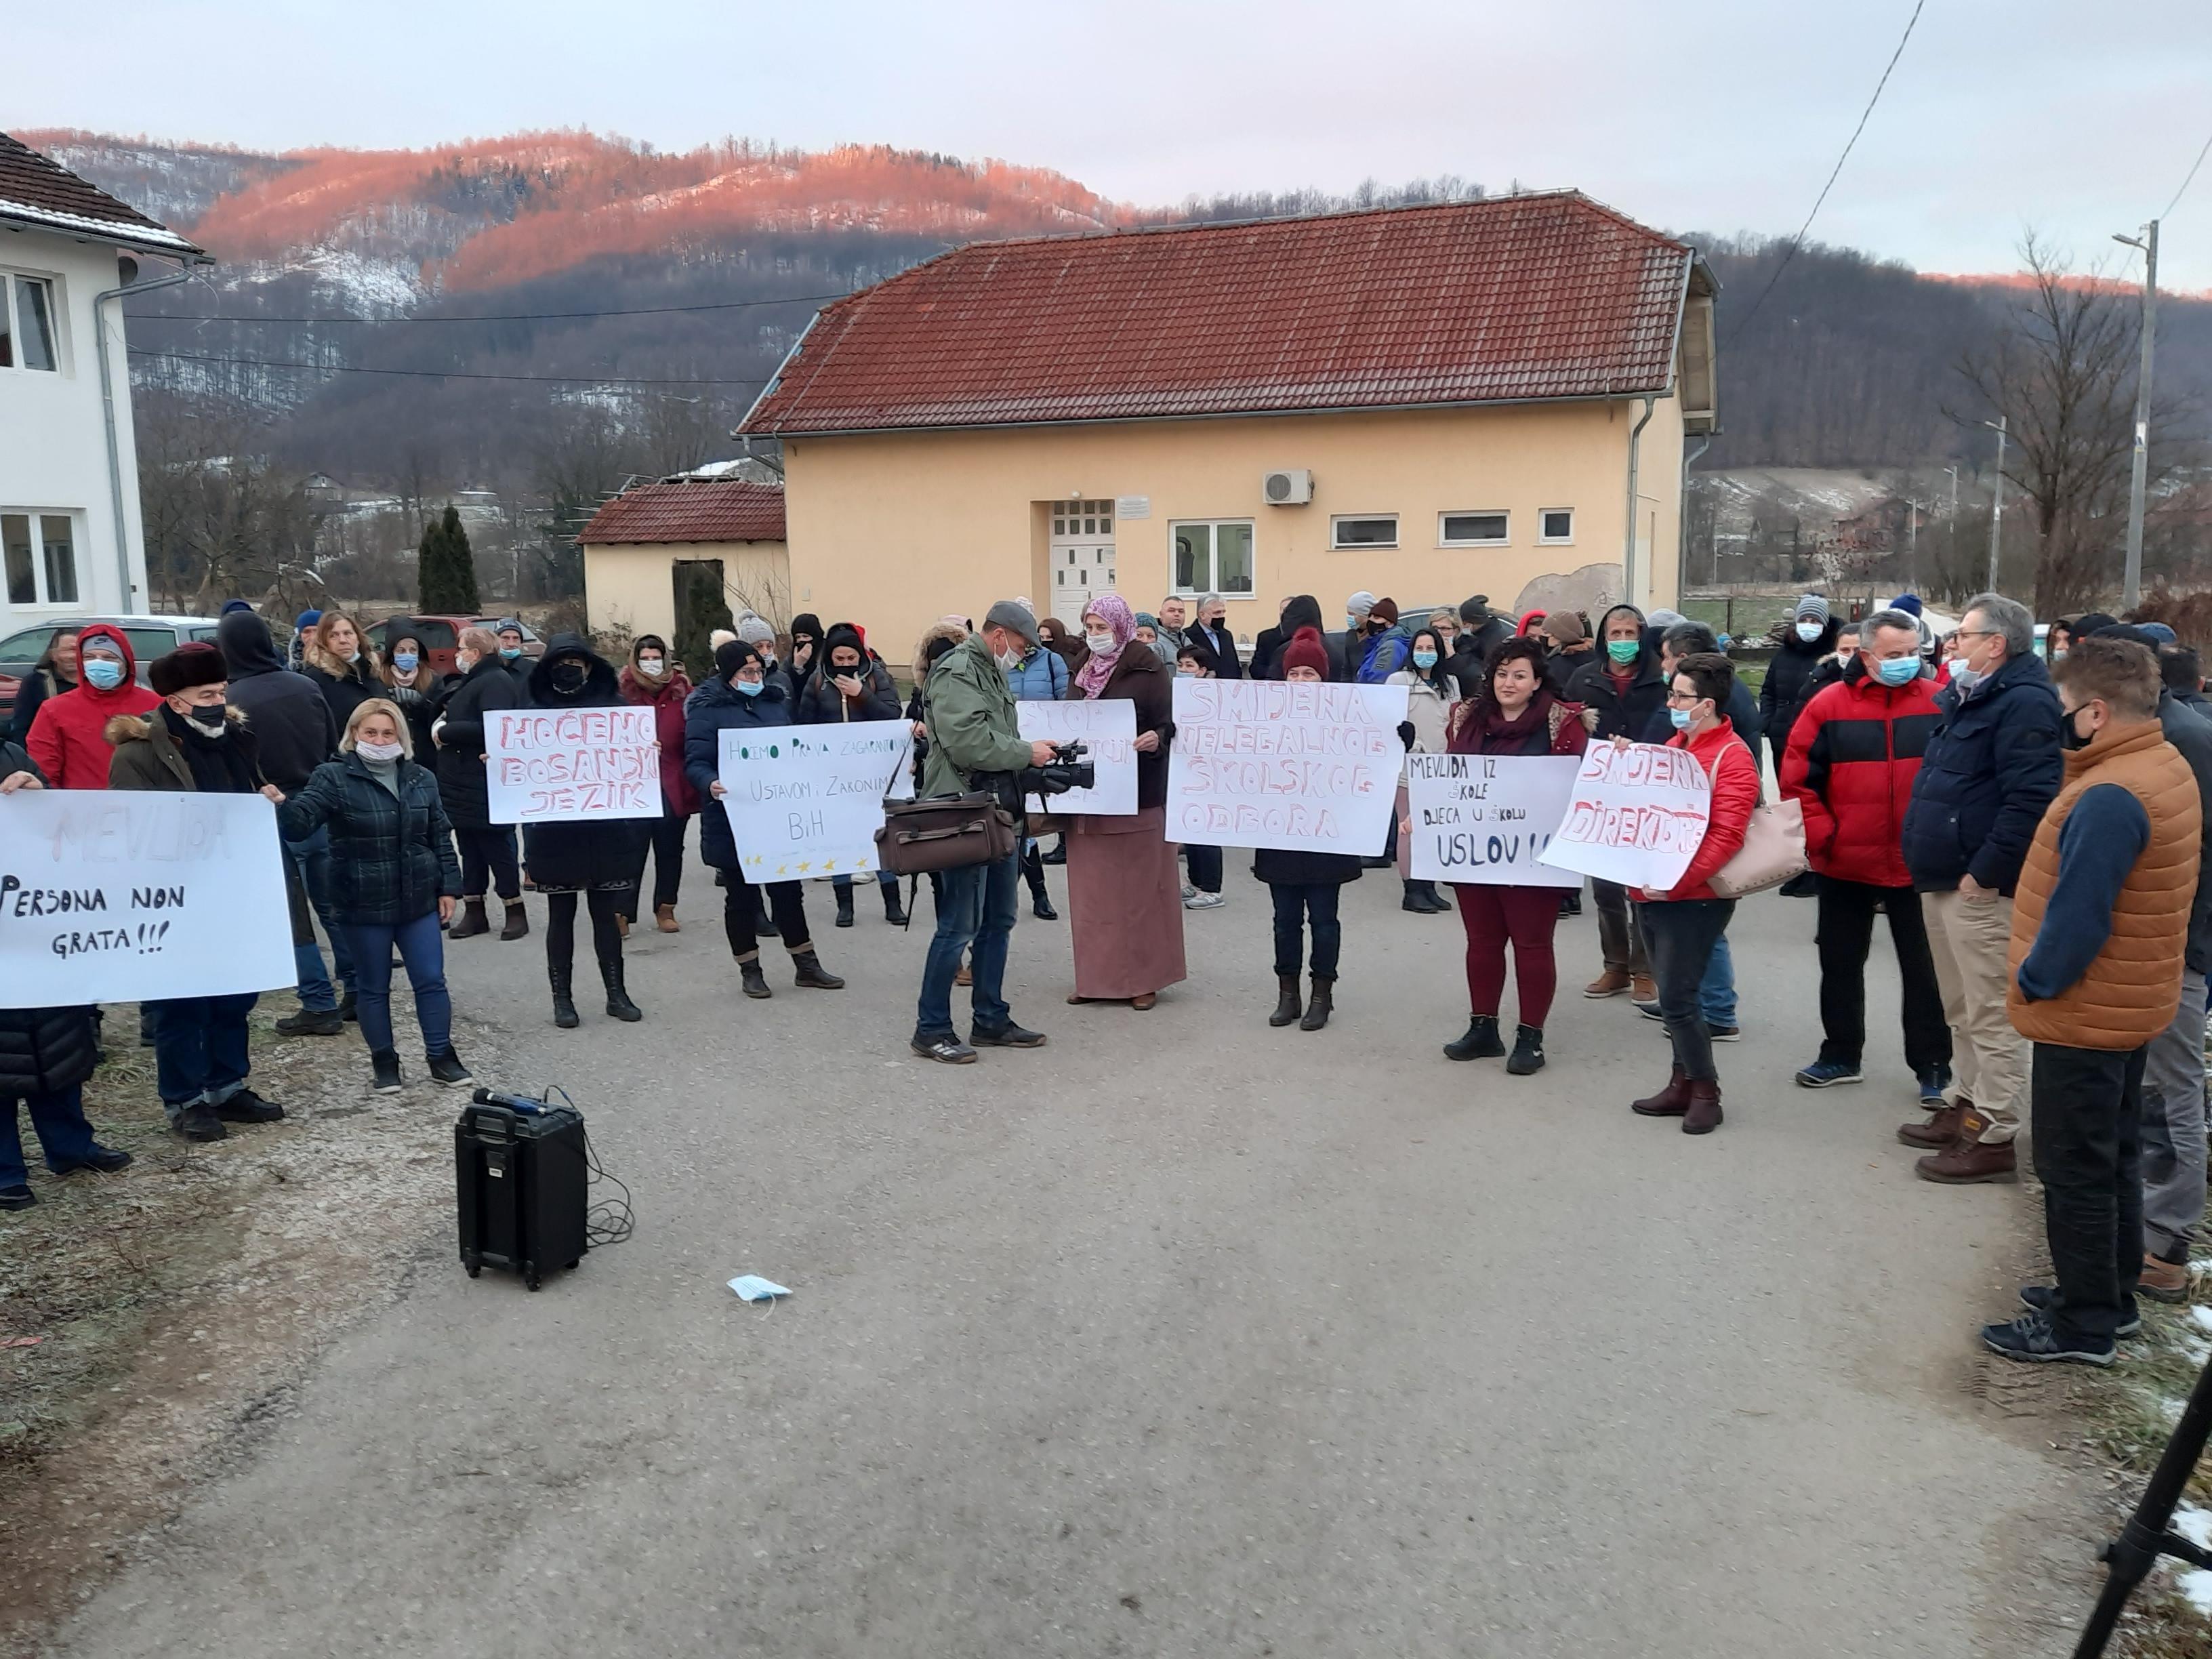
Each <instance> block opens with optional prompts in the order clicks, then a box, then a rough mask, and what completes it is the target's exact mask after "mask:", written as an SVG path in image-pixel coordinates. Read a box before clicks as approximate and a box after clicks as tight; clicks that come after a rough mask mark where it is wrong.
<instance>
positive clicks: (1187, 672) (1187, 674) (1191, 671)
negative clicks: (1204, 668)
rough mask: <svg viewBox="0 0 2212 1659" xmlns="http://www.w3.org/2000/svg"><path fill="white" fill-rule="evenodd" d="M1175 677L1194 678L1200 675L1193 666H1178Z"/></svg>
mask: <svg viewBox="0 0 2212 1659" xmlns="http://www.w3.org/2000/svg"><path fill="white" fill-rule="evenodd" d="M1176 678H1177V679H1179V680H1194V679H1197V678H1200V676H1199V671H1198V670H1196V669H1195V668H1178V669H1176Z"/></svg>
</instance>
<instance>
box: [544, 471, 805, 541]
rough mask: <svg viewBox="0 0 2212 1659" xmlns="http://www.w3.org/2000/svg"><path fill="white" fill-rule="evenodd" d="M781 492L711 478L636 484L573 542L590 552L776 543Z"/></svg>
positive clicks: (770, 486) (780, 526)
mask: <svg viewBox="0 0 2212 1659" xmlns="http://www.w3.org/2000/svg"><path fill="white" fill-rule="evenodd" d="M783 538H784V535H783V491H782V490H781V489H777V488H776V487H775V485H774V484H757V483H742V482H739V481H738V480H735V479H712V480H698V481H694V482H686V483H650V484H640V485H638V486H637V487H636V488H635V489H625V490H624V491H623V493H622V494H621V495H617V496H616V497H615V498H614V499H613V500H612V501H609V502H608V503H607V504H606V505H605V507H601V508H600V509H599V511H598V512H597V513H593V514H592V521H591V523H589V524H587V525H586V526H584V529H583V533H582V534H581V535H580V536H578V537H577V538H576V539H577V540H578V541H580V542H583V543H586V544H589V545H591V546H593V547H603V546H619V545H621V544H623V543H647V542H780V541H781V540H783Z"/></svg>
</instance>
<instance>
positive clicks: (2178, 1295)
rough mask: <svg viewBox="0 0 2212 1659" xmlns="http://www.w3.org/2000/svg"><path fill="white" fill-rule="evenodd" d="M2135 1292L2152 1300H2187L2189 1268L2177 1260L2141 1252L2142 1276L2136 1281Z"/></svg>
mask: <svg viewBox="0 0 2212 1659" xmlns="http://www.w3.org/2000/svg"><path fill="white" fill-rule="evenodd" d="M2136 1295H2137V1296H2147V1297H2149V1298H2150V1299H2151V1300H2152V1301H2154V1302H2166V1303H2180V1302H2186V1301H2188V1300H2189V1268H2188V1267H2187V1265H2186V1264H2185V1263H2183V1262H2179V1261H2166V1259H2165V1258H2164V1257H2163V1256H2155V1255H2151V1254H2150V1252H2149V1251H2148V1250H2146V1251H2144V1252H2143V1264H2142V1278H2140V1279H2137V1280H2136Z"/></svg>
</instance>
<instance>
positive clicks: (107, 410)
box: [92, 265, 192, 616]
mask: <svg viewBox="0 0 2212 1659" xmlns="http://www.w3.org/2000/svg"><path fill="white" fill-rule="evenodd" d="M191 274H192V268H191V266H190V265H182V266H179V268H178V269H177V270H173V271H171V272H170V273H169V274H168V275H167V276H156V277H155V278H154V280H153V281H152V282H150V283H137V282H128V283H124V284H123V285H122V286H121V287H119V288H111V289H102V290H101V291H100V293H98V294H95V295H93V296H92V334H93V354H92V355H93V356H95V357H97V358H99V359H100V412H101V414H102V415H103V416H105V417H106V422H107V491H108V497H109V505H110V507H111V508H112V511H113V513H114V515H115V569H116V574H117V577H118V582H119V586H118V587H117V589H116V592H118V593H119V594H120V595H121V596H122V602H121V603H120V604H119V605H117V606H116V609H117V610H118V611H120V612H121V613H122V614H124V615H125V616H130V615H132V614H135V613H134V608H133V606H132V605H131V595H132V594H133V593H134V592H137V587H136V586H135V585H134V584H133V583H132V581H131V527H130V520H127V519H125V517H124V515H123V445H122V441H121V440H120V439H119V438H118V436H117V435H116V429H115V374H114V371H113V370H112V369H111V368H109V367H108V363H107V321H106V314H105V313H104V312H103V311H102V309H101V307H104V306H106V303H107V302H108V301H110V300H112V299H115V298H117V297H118V295H124V294H150V293H152V292H153V291H154V290H155V289H157V288H174V287H175V286H176V285H177V284H178V283H183V282H189V281H190V280H191ZM121 314H122V313H121V312H120V310H119V309H118V313H117V315H118V317H119V316H120V315H121Z"/></svg>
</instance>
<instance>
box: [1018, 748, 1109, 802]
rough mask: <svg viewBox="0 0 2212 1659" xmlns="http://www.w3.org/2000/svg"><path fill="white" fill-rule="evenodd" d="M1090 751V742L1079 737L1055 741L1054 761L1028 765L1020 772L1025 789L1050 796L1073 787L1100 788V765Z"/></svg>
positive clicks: (1028, 793)
mask: <svg viewBox="0 0 2212 1659" xmlns="http://www.w3.org/2000/svg"><path fill="white" fill-rule="evenodd" d="M1090 753H1091V749H1090V745H1089V744H1085V743H1083V742H1081V741H1080V740H1077V741H1074V742H1070V743H1056V744H1053V746H1052V761H1051V763H1050V764H1048V765H1045V766H1024V768H1022V769H1021V771H1020V772H1019V773H1018V775H1017V777H1018V782H1019V783H1020V786H1021V792H1022V793H1024V795H1042V796H1045V797H1047V798H1048V799H1049V798H1050V797H1052V796H1054V795H1064V794H1066V793H1067V792H1068V791H1069V790H1071V789H1096V788H1097V787H1098V768H1097V765H1096V764H1095V763H1092V762H1091V761H1090V760H1089V759H1087V758H1085V757H1087V756H1089V754H1090Z"/></svg>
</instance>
